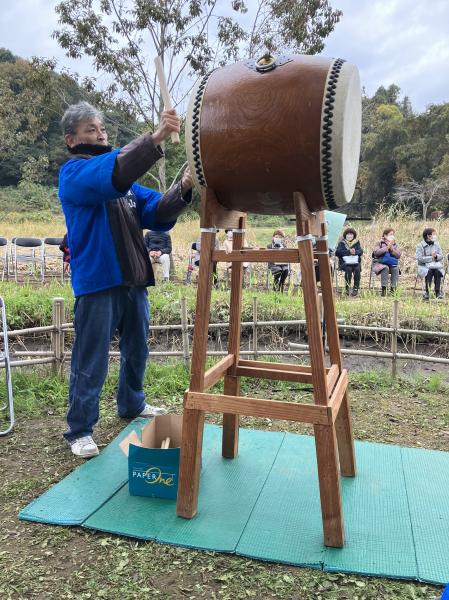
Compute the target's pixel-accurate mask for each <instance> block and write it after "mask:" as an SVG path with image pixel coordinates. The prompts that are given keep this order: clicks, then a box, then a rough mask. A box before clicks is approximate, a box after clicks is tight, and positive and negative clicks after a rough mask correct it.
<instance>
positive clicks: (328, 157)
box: [321, 58, 345, 210]
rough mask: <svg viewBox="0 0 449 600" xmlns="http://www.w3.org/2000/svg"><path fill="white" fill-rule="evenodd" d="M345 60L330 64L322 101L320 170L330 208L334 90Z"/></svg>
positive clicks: (339, 59) (331, 199)
mask: <svg viewBox="0 0 449 600" xmlns="http://www.w3.org/2000/svg"><path fill="white" fill-rule="evenodd" d="M344 62H345V61H344V60H343V59H342V58H337V59H335V61H334V62H333V64H332V67H331V70H330V74H329V78H328V81H327V86H326V95H325V98H326V99H325V101H324V105H325V108H324V111H323V113H324V118H323V122H324V124H323V130H322V138H321V149H322V154H321V172H322V178H323V192H324V200H325V201H326V204H327V206H328V207H329V209H330V210H334V209H336V208H337V203H336V202H335V196H334V190H333V186H332V148H331V146H332V119H333V116H334V104H335V94H336V92H335V90H336V88H337V83H338V77H339V75H340V71H341V68H342V66H343V63H344Z"/></svg>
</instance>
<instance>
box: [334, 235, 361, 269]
mask: <svg viewBox="0 0 449 600" xmlns="http://www.w3.org/2000/svg"><path fill="white" fill-rule="evenodd" d="M351 248H353V249H354V250H355V255H356V256H358V258H359V265H360V264H361V262H362V254H363V248H362V246H361V245H360V242H359V241H358V240H357V241H356V242H355V243H354V244H353V245H352V246H348V244H347V243H346V240H341V241H340V243H339V244H338V246H337V249H336V250H335V256H337V257H338V268H339V269H340V270H341V271H344V270H345V266H346V263H345V261H344V259H343V257H344V256H351Z"/></svg>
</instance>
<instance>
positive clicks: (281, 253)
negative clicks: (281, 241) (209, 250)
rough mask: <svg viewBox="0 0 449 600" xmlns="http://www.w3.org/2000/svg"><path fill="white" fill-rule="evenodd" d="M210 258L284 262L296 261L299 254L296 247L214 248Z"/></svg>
mask: <svg viewBox="0 0 449 600" xmlns="http://www.w3.org/2000/svg"><path fill="white" fill-rule="evenodd" d="M212 260H213V261H215V262H265V263H268V262H274V261H276V262H286V263H298V262H299V254H298V250H297V249H288V248H279V250H277V249H275V250H269V249H268V248H267V249H264V248H260V249H257V248H243V249H242V250H232V252H225V251H224V250H214V252H213V254H212Z"/></svg>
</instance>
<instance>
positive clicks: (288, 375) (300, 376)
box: [236, 367, 312, 384]
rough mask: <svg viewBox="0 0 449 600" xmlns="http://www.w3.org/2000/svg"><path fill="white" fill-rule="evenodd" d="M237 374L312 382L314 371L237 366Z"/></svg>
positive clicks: (296, 381)
mask: <svg viewBox="0 0 449 600" xmlns="http://www.w3.org/2000/svg"><path fill="white" fill-rule="evenodd" d="M236 375H242V376H243V377H258V378H260V379H274V380H278V381H293V382H295V383H310V384H311V383H312V373H301V372H298V371H281V370H280V369H268V368H261V367H237V369H236Z"/></svg>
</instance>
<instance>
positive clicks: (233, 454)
mask: <svg viewBox="0 0 449 600" xmlns="http://www.w3.org/2000/svg"><path fill="white" fill-rule="evenodd" d="M224 393H225V394H226V395H229V396H239V395H240V377H237V376H233V375H225V378H224ZM239 424H240V419H239V416H238V415H231V414H227V413H225V414H224V415H223V441H222V449H221V453H222V456H223V457H224V458H237V455H238V453H239Z"/></svg>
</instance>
